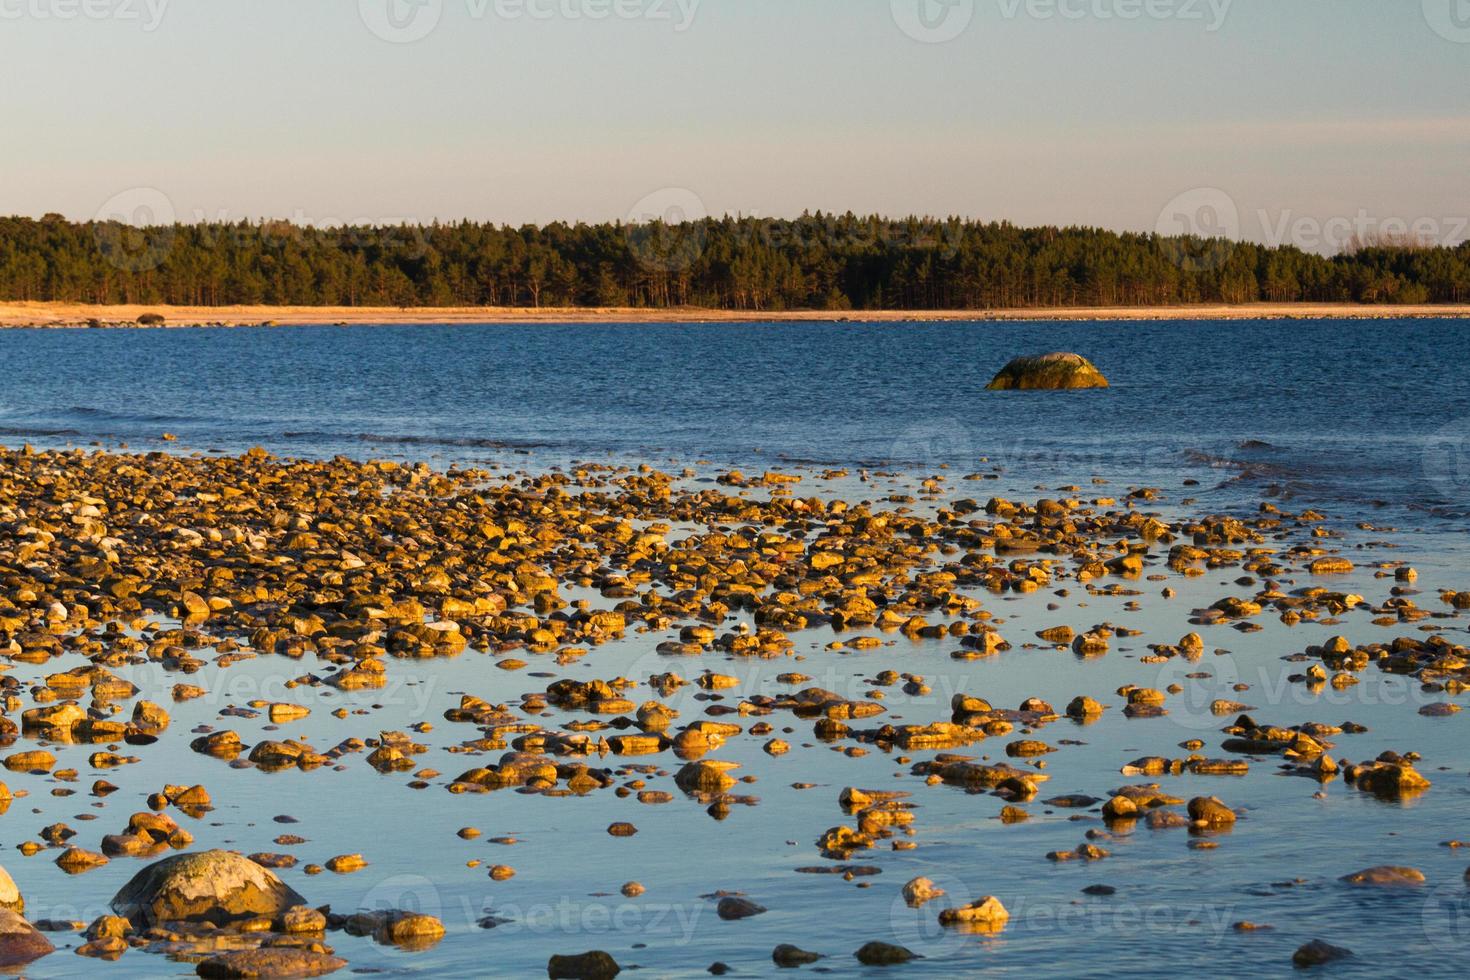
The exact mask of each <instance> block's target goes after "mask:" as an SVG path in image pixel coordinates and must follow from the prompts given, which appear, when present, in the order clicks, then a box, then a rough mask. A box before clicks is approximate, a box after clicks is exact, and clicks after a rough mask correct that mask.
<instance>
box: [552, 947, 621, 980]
mask: <svg viewBox="0 0 1470 980" xmlns="http://www.w3.org/2000/svg"><path fill="white" fill-rule="evenodd" d="M621 972H622V968H621V967H619V966H618V963H617V961H616V960H614V959H613V958H612V956H611V955H610V954H608V953H604V952H603V951H602V950H600V949H595V950H593V951H592V952H590V953H576V954H573V955H557V956H553V957H552V958H551V959H550V960H549V961H548V962H547V964H546V976H547V980H611V978H613V977H615V976H617V975H618V974H619V973H621Z"/></svg>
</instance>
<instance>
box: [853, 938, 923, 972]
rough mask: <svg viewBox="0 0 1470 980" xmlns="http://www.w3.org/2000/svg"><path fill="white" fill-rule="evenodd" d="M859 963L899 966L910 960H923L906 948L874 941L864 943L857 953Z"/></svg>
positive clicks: (854, 954) (864, 964)
mask: <svg viewBox="0 0 1470 980" xmlns="http://www.w3.org/2000/svg"><path fill="white" fill-rule="evenodd" d="M852 955H853V956H855V957H857V961H858V962H859V963H861V964H862V965H863V966H897V965H898V964H900V963H907V962H908V961H909V960H915V959H921V957H920V956H919V954H918V953H915V952H914V951H913V950H911V949H908V948H907V947H904V946H895V945H894V944H892V943H885V942H880V941H878V940H876V939H875V940H873V941H872V942H867V943H864V944H863V945H862V946H861V947H860V948H859V949H858V951H857V952H856V953H853V954H852Z"/></svg>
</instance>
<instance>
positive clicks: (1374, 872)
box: [1338, 864, 1424, 888]
mask: <svg viewBox="0 0 1470 980" xmlns="http://www.w3.org/2000/svg"><path fill="white" fill-rule="evenodd" d="M1338 880H1339V881H1345V882H1347V883H1348V884H1349V885H1374V886H1378V887H1382V888H1417V887H1419V886H1420V885H1422V884H1424V872H1422V871H1420V870H1419V869H1418V868H1404V867H1397V866H1394V865H1389V864H1381V865H1379V866H1378V867H1376V868H1365V869H1363V870H1362V871H1355V872H1353V873H1352V874H1350V875H1343V876H1342V877H1341V878H1340V879H1338Z"/></svg>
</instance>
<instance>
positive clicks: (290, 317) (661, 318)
mask: <svg viewBox="0 0 1470 980" xmlns="http://www.w3.org/2000/svg"><path fill="white" fill-rule="evenodd" d="M145 313H156V314H159V315H161V316H162V317H163V318H164V323H163V324H162V326H161V328H160V327H154V328H145V329H166V328H170V327H173V328H179V327H200V326H221V327H259V326H312V325H337V324H346V325H359V324H364V325H365V324H382V325H391V324H517V323H761V322H782V323H895V322H910V321H944V322H954V321H976V322H1016V321H1038V320H1117V321H1128V320H1138V321H1144V320H1256V319H1281V320H1289V319H1302V320H1322V319H1380V320H1382V319H1465V318H1470V304H1460V305H1438V304H1437V305H1419V306H1408V305H1406V306H1366V305H1360V304H1352V303H1249V304H1244V305H1238V306H1221V305H1201V306H1138V307H1061V308H1045V309H996V310H850V311H840V310H838V311H834V310H779V311H748V310H716V309H705V308H697V307H673V308H667V309H649V308H641V307H640V308H620V307H606V308H589V307H556V308H541V309H529V308H519V307H363V306H358V307H343V306H218V307H209V306H163V305H158V306H146V305H133V306H89V305H86V304H81V303H0V328H6V327H10V328H21V327H54V328H82V327H88V326H91V325H92V324H93V323H94V322H95V323H96V324H98V325H100V326H103V327H111V328H138V327H139V324H138V323H137V319H138V317H140V316H142V315H144V314H145Z"/></svg>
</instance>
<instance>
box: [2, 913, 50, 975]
mask: <svg viewBox="0 0 1470 980" xmlns="http://www.w3.org/2000/svg"><path fill="white" fill-rule="evenodd" d="M55 949H56V947H55V946H52V945H51V940H49V939H47V938H46V937H45V936H43V935H41V933H40V932H39V931H38V930H37V929H36V927H35V926H33V925H31V924H30V923H29V922H27V921H26V920H25V919H24V918H22V917H21V916H20V915H19V914H18V913H15V912H12V911H10V910H9V909H0V969H7V970H8V969H10V968H11V967H17V966H24V965H25V964H27V963H29V962H31V961H32V960H37V959H40V958H41V957H43V956H45V955H46V954H47V953H50V952H53V951H54V950H55Z"/></svg>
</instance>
